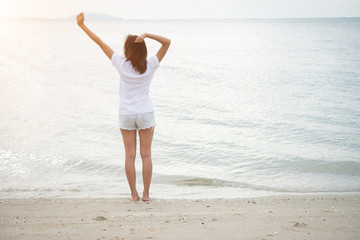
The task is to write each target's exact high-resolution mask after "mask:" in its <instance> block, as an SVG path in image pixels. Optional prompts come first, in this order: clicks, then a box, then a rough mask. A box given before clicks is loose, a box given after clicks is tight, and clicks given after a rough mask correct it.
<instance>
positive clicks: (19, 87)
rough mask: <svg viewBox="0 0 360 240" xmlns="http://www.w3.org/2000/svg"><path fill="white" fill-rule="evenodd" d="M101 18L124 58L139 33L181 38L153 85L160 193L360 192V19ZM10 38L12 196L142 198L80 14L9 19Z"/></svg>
mask: <svg viewBox="0 0 360 240" xmlns="http://www.w3.org/2000/svg"><path fill="white" fill-rule="evenodd" d="M88 26H89V28H90V29H92V30H93V31H94V32H95V33H97V34H98V35H99V36H100V37H101V38H102V39H103V40H104V41H105V42H107V43H108V44H109V45H110V46H111V47H112V48H113V49H114V50H115V51H117V52H119V53H122V45H123V41H124V38H125V36H126V35H127V34H128V33H132V34H140V33H142V32H152V33H156V34H160V35H164V36H167V37H169V38H170V39H171V40H172V45H171V47H170V50H169V52H168V54H167V55H166V57H165V58H164V59H163V61H162V62H161V65H160V68H159V69H158V71H157V72H156V74H155V76H154V79H153V82H152V86H151V93H150V95H151V97H152V100H153V103H154V107H155V111H156V121H157V126H156V128H155V136H154V141H153V164H154V170H153V171H154V172H153V180H152V185H151V196H152V197H155V198H185V199H189V198H208V197H209V198H222V197H227V198H236V197H249V196H250V197H252V196H262V195H273V194H283V193H309V192H360V104H359V103H360V94H359V93H360V43H359V39H360V19H356V18H355V19H282V20H206V21H205V20H204V21H201V20H197V21H194V20H186V21H185V20H182V21H180V20H179V21H175V20H174V21H155V20H153V21H135V20H132V21H89V22H88ZM146 41H147V45H148V52H149V56H152V55H154V54H155V53H156V51H157V49H158V48H159V47H160V45H159V43H157V42H154V41H152V40H150V39H149V40H146ZM0 43H1V44H0V52H1V54H0V133H1V134H0V182H1V184H0V198H8V197H23V198H27V197H106V198H107V197H129V188H128V183H127V180H126V176H125V172H124V148H123V145H122V138H121V134H120V131H119V129H118V127H117V126H118V119H117V111H118V84H119V77H118V73H117V71H116V70H115V69H114V68H113V67H112V65H111V63H110V61H109V60H108V59H107V57H106V56H105V55H104V54H103V53H102V52H101V50H100V48H99V47H98V46H97V45H96V44H95V43H93V42H92V41H91V40H90V39H89V38H88V37H87V36H86V35H85V34H84V33H83V32H82V31H81V29H80V28H78V27H77V25H76V24H75V22H72V21H40V20H39V21H34V20H22V21H15V20H12V21H4V20H3V21H0ZM138 152H139V149H138ZM136 168H137V182H138V183H137V186H138V191H139V192H141V191H142V177H141V159H140V154H138V155H137V160H136Z"/></svg>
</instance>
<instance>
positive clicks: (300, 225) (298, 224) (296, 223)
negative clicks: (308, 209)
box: [293, 222, 307, 227]
mask: <svg viewBox="0 0 360 240" xmlns="http://www.w3.org/2000/svg"><path fill="white" fill-rule="evenodd" d="M306 226H307V224H306V223H299V222H295V223H294V225H293V227H306Z"/></svg>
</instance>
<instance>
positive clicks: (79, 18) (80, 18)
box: [76, 13, 114, 60]
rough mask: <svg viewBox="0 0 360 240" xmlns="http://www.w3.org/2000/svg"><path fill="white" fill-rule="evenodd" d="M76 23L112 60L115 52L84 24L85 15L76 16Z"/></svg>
mask: <svg viewBox="0 0 360 240" xmlns="http://www.w3.org/2000/svg"><path fill="white" fill-rule="evenodd" d="M76 21H77V24H78V25H79V27H80V28H81V29H82V30H84V32H85V33H86V34H87V35H88V36H89V37H90V38H91V39H92V40H93V41H94V42H95V43H96V44H97V45H99V47H100V48H101V50H103V52H104V53H105V54H106V56H107V57H108V58H109V59H110V60H111V57H112V55H113V53H114V51H113V50H112V49H111V48H110V47H109V46H108V45H107V44H106V43H105V42H103V41H102V40H101V39H100V38H99V37H98V36H97V35H96V34H95V33H93V32H92V31H91V30H90V29H89V28H88V27H87V26H85V24H84V13H80V14H79V15H77V16H76Z"/></svg>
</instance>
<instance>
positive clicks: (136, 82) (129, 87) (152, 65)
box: [111, 53, 159, 115]
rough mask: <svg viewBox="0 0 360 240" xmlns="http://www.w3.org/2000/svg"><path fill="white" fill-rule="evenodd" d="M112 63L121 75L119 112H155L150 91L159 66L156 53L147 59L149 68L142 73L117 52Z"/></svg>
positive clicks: (128, 113)
mask: <svg viewBox="0 0 360 240" xmlns="http://www.w3.org/2000/svg"><path fill="white" fill-rule="evenodd" d="M111 63H112V65H113V66H114V67H115V68H116V69H117V70H118V72H119V75H120V86H119V98H120V99H119V100H120V104H119V114H120V115H130V114H139V113H145V112H153V111H154V109H153V106H152V102H151V99H150V96H149V92H150V84H151V80H152V79H153V76H154V73H155V71H156V69H157V68H158V67H159V60H158V58H157V56H156V55H154V56H152V57H150V58H149V59H147V68H146V71H145V72H144V73H142V74H140V73H139V72H137V71H136V70H135V69H134V68H133V66H132V64H131V62H130V61H129V60H127V59H126V58H125V57H123V56H120V55H119V54H117V53H114V54H113V56H112V58H111Z"/></svg>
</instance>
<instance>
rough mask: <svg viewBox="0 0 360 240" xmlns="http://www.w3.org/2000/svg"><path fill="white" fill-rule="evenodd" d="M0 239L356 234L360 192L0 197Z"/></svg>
mask: <svg viewBox="0 0 360 240" xmlns="http://www.w3.org/2000/svg"><path fill="white" fill-rule="evenodd" d="M0 213H1V218H0V236H1V237H0V238H1V239H100V240H102V239H258V240H262V239H327V240H329V239H336V240H339V239H359V236H360V195H358V194H331V195H329V194H326V195H324V194H322V195H319V194H312V195H282V196H270V197H258V198H244V199H202V200H163V199H161V200H160V199H152V200H151V201H150V202H142V201H139V202H131V201H130V200H129V199H2V200H0Z"/></svg>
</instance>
